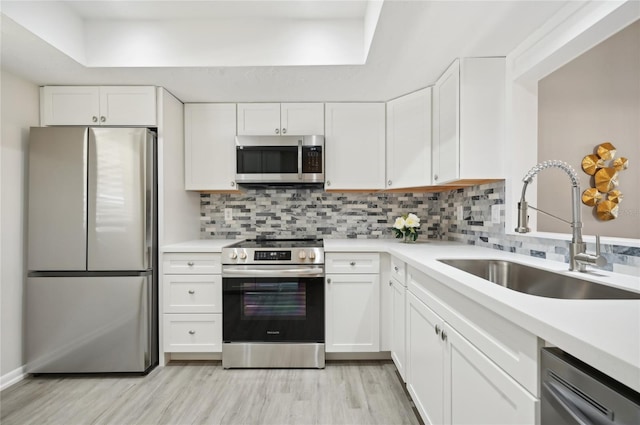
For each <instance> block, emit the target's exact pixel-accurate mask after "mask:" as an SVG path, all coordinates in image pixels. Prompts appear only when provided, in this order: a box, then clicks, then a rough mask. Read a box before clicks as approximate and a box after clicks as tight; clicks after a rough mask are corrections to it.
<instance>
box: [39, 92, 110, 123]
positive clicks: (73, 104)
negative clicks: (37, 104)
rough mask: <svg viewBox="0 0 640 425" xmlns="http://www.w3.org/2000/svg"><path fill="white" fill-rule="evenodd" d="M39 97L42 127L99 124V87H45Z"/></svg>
mask: <svg viewBox="0 0 640 425" xmlns="http://www.w3.org/2000/svg"><path fill="white" fill-rule="evenodd" d="M41 95H42V99H41V103H42V111H41V113H42V125H45V126H47V125H98V124H99V117H100V88H99V87H92V86H72V87H69V86H46V87H43V88H42V92H41Z"/></svg>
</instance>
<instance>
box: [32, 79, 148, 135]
mask: <svg viewBox="0 0 640 425" xmlns="http://www.w3.org/2000/svg"><path fill="white" fill-rule="evenodd" d="M40 96H41V101H40V105H41V106H40V108H41V111H40V113H41V114H40V115H41V124H42V125H44V126H48V125H93V126H97V125H104V126H116V125H117V126H137V127H151V126H156V123H157V118H156V88H155V87H152V86H45V87H42V89H41V92H40Z"/></svg>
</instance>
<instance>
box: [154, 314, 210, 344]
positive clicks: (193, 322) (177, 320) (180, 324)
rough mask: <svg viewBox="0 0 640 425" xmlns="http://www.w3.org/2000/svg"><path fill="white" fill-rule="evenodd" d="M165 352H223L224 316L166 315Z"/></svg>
mask: <svg viewBox="0 0 640 425" xmlns="http://www.w3.org/2000/svg"><path fill="white" fill-rule="evenodd" d="M164 351H166V352H173V353H178V352H187V353H202V352H212V353H219V352H222V314H165V315H164Z"/></svg>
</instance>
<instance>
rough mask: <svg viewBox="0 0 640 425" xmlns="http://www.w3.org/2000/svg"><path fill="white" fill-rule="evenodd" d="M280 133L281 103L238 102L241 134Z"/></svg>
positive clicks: (239, 131) (271, 134)
mask: <svg viewBox="0 0 640 425" xmlns="http://www.w3.org/2000/svg"><path fill="white" fill-rule="evenodd" d="M277 134H280V104H279V103H238V135H239V136H273V135H277Z"/></svg>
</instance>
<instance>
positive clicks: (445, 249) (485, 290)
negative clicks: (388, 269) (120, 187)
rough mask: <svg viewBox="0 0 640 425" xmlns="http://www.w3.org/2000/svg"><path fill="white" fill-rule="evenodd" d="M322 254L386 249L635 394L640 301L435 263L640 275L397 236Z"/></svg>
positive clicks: (634, 286) (613, 277) (206, 245)
mask: <svg viewBox="0 0 640 425" xmlns="http://www.w3.org/2000/svg"><path fill="white" fill-rule="evenodd" d="M235 242H237V241H236V240H232V239H224V240H221V239H206V240H194V241H188V242H183V243H178V244H172V245H167V246H163V247H162V251H163V252H220V251H221V250H222V248H223V247H224V246H227V245H230V244H232V243H235ZM324 249H325V252H387V253H390V254H392V255H394V256H396V257H398V258H400V259H402V260H403V261H405V262H406V263H407V264H409V265H410V266H413V267H415V268H416V269H418V270H420V271H421V272H423V273H426V274H428V275H429V276H431V277H433V278H434V279H436V280H438V281H440V282H442V283H444V284H446V285H448V286H449V287H450V288H451V289H453V290H455V291H457V292H459V293H460V294H462V295H465V296H467V297H469V298H471V299H473V300H474V301H476V302H478V303H480V304H482V305H483V306H485V307H486V308H488V309H490V310H492V311H494V312H495V313H497V314H499V315H501V316H503V317H505V318H506V319H508V320H510V321H511V322H513V323H515V324H516V325H518V326H520V327H522V328H524V329H526V330H528V331H529V332H531V333H533V334H535V335H537V336H538V337H539V338H541V339H543V340H545V341H547V342H548V343H549V344H551V345H554V346H557V347H559V348H561V349H562V350H564V351H566V352H568V353H570V354H572V355H573V356H575V357H578V358H579V359H581V360H582V361H584V362H585V363H588V364H590V365H591V366H593V367H595V368H596V369H598V370H600V371H602V372H603V373H605V374H607V375H609V376H611V377H612V378H614V379H616V380H618V381H620V382H622V383H624V384H625V385H627V386H629V387H631V388H633V389H634V390H636V391H639V392H640V300H562V299H554V298H545V297H537V296H533V295H527V294H523V293H520V292H517V291H512V290H510V289H506V288H503V287H500V286H498V285H495V284H493V283H491V282H488V281H486V280H484V279H481V278H479V277H476V276H473V275H471V274H469V273H466V272H463V271H461V270H458V269H456V268H453V267H451V266H448V265H446V264H443V263H441V262H439V261H437V259H439V258H440V259H444V258H493V259H505V260H510V261H513V262H517V263H521V264H525V265H529V266H533V267H537V268H541V269H546V270H550V271H555V272H558V273H562V274H567V275H571V276H575V277H579V278H581V279H584V280H591V281H594V282H598V283H604V284H608V285H610V286H617V287H620V288H624V289H631V290H635V291H637V292H640V277H635V276H628V275H623V274H616V273H611V272H606V271H599V270H598V271H595V270H594V271H593V272H590V273H578V272H569V271H568V265H567V264H565V263H560V262H555V261H550V260H543V259H539V258H535V257H529V256H525V255H519V254H512V253H508V252H504V251H499V250H494V249H489V248H481V247H476V246H472V245H463V244H460V243H455V242H440V241H419V242H417V243H413V244H405V243H401V242H400V240H398V239H325V240H324Z"/></svg>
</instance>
